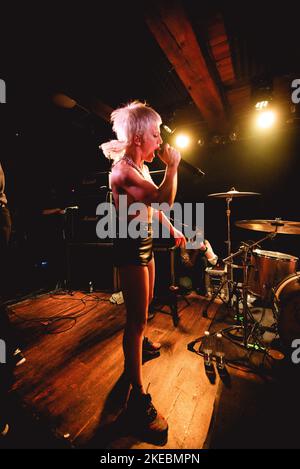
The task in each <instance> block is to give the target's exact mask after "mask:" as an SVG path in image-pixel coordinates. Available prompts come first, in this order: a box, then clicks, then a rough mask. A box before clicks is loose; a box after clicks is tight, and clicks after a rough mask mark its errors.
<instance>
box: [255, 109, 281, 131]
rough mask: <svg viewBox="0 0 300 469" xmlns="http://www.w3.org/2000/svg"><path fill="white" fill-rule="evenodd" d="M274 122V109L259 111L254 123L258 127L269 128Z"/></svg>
mask: <svg viewBox="0 0 300 469" xmlns="http://www.w3.org/2000/svg"><path fill="white" fill-rule="evenodd" d="M275 122H276V113H275V112H274V111H260V112H259V114H258V115H257V117H256V125H257V127H258V128H260V129H269V128H270V127H272V126H273V125H274V124H275Z"/></svg>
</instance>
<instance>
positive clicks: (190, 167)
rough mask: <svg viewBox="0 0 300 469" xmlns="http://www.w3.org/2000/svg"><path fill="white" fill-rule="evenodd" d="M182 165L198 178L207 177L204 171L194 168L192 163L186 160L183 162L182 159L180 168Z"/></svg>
mask: <svg viewBox="0 0 300 469" xmlns="http://www.w3.org/2000/svg"><path fill="white" fill-rule="evenodd" d="M180 165H181V166H182V167H183V168H186V169H187V170H189V171H190V172H191V173H192V174H195V175H196V176H200V177H204V176H205V172H204V171H202V169H200V168H197V167H196V166H193V165H192V164H191V163H188V162H187V161H186V160H183V159H182V158H181V160H180V163H179V166H180Z"/></svg>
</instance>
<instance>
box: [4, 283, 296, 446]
mask: <svg viewBox="0 0 300 469" xmlns="http://www.w3.org/2000/svg"><path fill="white" fill-rule="evenodd" d="M109 298H110V294H107V293H100V292H97V293H94V294H90V295H87V294H85V293H82V292H78V291H77V292H74V293H73V294H72V295H70V294H62V293H59V294H58V293H56V294H50V293H47V294H43V295H40V296H38V297H35V298H32V299H27V300H24V301H21V302H18V303H16V304H13V305H12V306H10V312H9V314H10V319H11V321H12V323H13V324H14V326H15V328H16V329H17V331H18V332H19V335H20V339H21V344H22V350H23V352H24V355H25V356H26V362H25V363H24V364H23V365H21V366H19V367H17V368H15V370H14V375H13V379H12V384H11V387H10V391H9V401H10V404H9V405H10V407H11V414H14V413H15V415H11V417H12V418H13V431H12V435H11V436H10V437H6V438H5V439H2V442H0V447H6V446H5V445H7V447H14V448H17V447H31V448H35V447H45V448H61V447H66V448H98V449H125V448H126V449H150V448H157V446H154V445H153V444H151V443H149V442H145V441H141V440H139V439H138V438H137V437H136V436H133V435H131V434H130V433H129V432H126V428H124V427H123V428H120V426H118V425H117V424H116V422H118V416H119V414H120V411H121V409H122V405H123V404H124V399H125V396H126V392H127V388H126V383H124V380H123V379H122V371H123V353H122V346H121V343H122V333H123V326H124V323H125V308H124V305H116V304H112V303H111V302H110V301H109ZM187 298H188V299H189V302H190V304H189V305H187V304H186V303H185V302H184V301H180V302H179V316H180V321H179V324H178V326H177V327H174V324H173V321H172V317H171V315H170V314H167V313H168V311H169V308H168V307H167V306H166V307H165V308H164V311H165V313H164V312H158V313H156V315H155V317H154V319H152V320H151V321H149V323H148V326H147V336H148V337H150V338H151V339H152V340H158V341H160V342H161V343H162V349H161V355H160V357H159V358H156V359H153V360H151V361H148V362H146V363H145V364H144V365H143V374H144V382H145V384H146V386H147V385H148V384H149V392H150V393H151V395H152V398H153V402H154V404H155V406H156V407H157V408H158V409H159V410H160V412H161V413H162V414H163V415H164V416H165V417H166V418H167V420H168V423H169V435H168V441H167V443H166V444H165V445H164V446H163V448H164V449H202V448H210V447H222V445H223V444H224V447H244V446H248V447H256V446H255V445H258V447H260V445H261V446H262V447H264V442H263V441H262V442H261V441H259V442H257V441H256V439H255V438H254V439H252V440H251V438H250V440H249V435H247V434H246V433H247V430H246V428H247V427H249V425H250V424H249V418H250V420H252V425H253V428H256V427H257V425H256V422H257V420H255V419H256V416H257V415H259V414H260V415H262V409H265V408H266V405H265V404H267V403H268V402H269V407H270V412H269V414H270V415H269V417H270V419H271V420H270V423H269V426H268V425H266V422H263V423H262V424H261V425H262V428H266V429H267V428H269V427H270V428H273V427H274V426H275V425H277V427H278V425H279V422H278V411H274V410H273V407H272V408H271V404H270V402H271V401H270V393H272V395H274V396H276V395H278V393H277V394H276V392H275V393H274V392H273V391H274V390H273V388H272V386H269V385H268V382H269V380H268V379H266V377H265V376H264V374H263V373H262V374H260V375H257V374H252V373H249V372H247V373H246V372H243V371H241V370H240V369H237V370H235V369H234V368H233V369H230V375H231V381H230V385H228V383H226V382H225V381H224V379H223V380H222V379H220V376H219V375H218V374H216V376H215V378H214V379H213V380H212V379H209V376H208V375H207V374H206V373H205V369H204V364H203V358H202V356H200V355H198V354H196V353H193V352H192V351H190V350H188V348H187V346H188V344H190V343H191V342H192V341H194V340H196V339H197V338H199V337H200V336H202V335H203V334H204V331H205V330H206V329H208V328H209V327H210V324H211V321H212V318H213V317H214V316H215V315H216V314H218V312H219V311H220V309H221V308H222V307H220V304H219V303H216V304H214V305H212V306H211V308H210V314H209V316H210V319H207V318H203V317H202V311H203V308H204V306H205V305H206V304H207V303H206V300H205V299H204V298H202V297H199V296H198V295H196V294H195V295H191V296H188V297H187ZM214 325H215V323H214ZM299 366H300V365H299ZM228 369H229V368H228ZM245 389H246V391H245ZM294 389H295V387H294ZM262 390H264V391H263V392H262ZM286 392H287V396H288V395H291V394H290V393H289V389H288V388H287V389H286ZM294 394H295V392H294ZM280 395H281V396H282V395H283V394H282V392H281V388H280ZM257 396H259V402H258V398H257ZM295 398H296V394H295ZM274 399H275V400H274V405H275V407H276V406H277V405H278V404H279V402H278V401H277V400H276V398H274ZM288 400H289V399H288V398H287V401H288ZM287 401H285V402H287ZM272 402H273V401H272ZM280 405H281V407H282V402H280ZM282 408H283V407H282ZM246 409H247V411H246ZM247 412H248V414H247ZM289 412H291V410H290V409H289ZM21 413H24V414H25V415H26V416H27V417H26V418H25V422H24V416H23V417H22V418H21V417H20V414H21ZM283 413H284V414H285V415H286V412H283ZM22 419H23V420H22ZM26 419H27V420H26ZM272 419H274V425H273V422H272ZM284 424H285V425H286V422H284ZM18 426H19V427H20V428H21V431H20V432H19V434H18ZM233 426H234V427H235V429H234V428H233ZM281 427H282V428H281ZM281 427H280V428H281V431H282V432H285V430H284V428H283V426H281ZM274 428H275V427H274ZM124 430H125V431H124ZM234 430H235V431H234ZM222 431H223V433H222ZM230 432H232V438H230V435H231V433H230ZM285 433H286V432H285ZM24 434H26V435H27V436H26V438H24ZM255 434H256V435H258V433H257V430H255ZM242 436H245V439H243V438H241V437H242ZM250 436H251V435H250ZM252 436H253V434H252ZM272 441H274V440H273V439H272ZM225 442H226V443H225ZM265 444H266V445H268V444H270V442H266V443H265ZM271 445H272V442H271ZM276 445H277V443H276ZM276 445H275V446H276ZM285 445H286V446H289V443H288V442H285ZM277 446H278V445H277ZM279 446H280V444H279ZM267 447H268V446H267Z"/></svg>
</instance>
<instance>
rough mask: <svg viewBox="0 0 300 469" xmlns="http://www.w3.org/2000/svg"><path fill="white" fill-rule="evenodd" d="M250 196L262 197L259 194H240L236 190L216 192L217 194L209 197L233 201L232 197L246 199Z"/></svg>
mask: <svg viewBox="0 0 300 469" xmlns="http://www.w3.org/2000/svg"><path fill="white" fill-rule="evenodd" d="M250 195H260V193H259V192H240V191H236V190H235V189H234V188H232V189H230V191H228V192H216V193H215V194H208V197H220V198H224V199H225V198H226V199H231V198H232V197H246V196H250Z"/></svg>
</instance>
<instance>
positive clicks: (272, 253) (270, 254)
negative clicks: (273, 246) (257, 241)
mask: <svg viewBox="0 0 300 469" xmlns="http://www.w3.org/2000/svg"><path fill="white" fill-rule="evenodd" d="M253 254H255V255H257V256H262V257H267V258H270V259H280V260H287V261H293V260H294V261H297V260H298V257H295V256H291V255H290V254H285V253H283V252H276V251H264V250H263V249H254V250H253Z"/></svg>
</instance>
